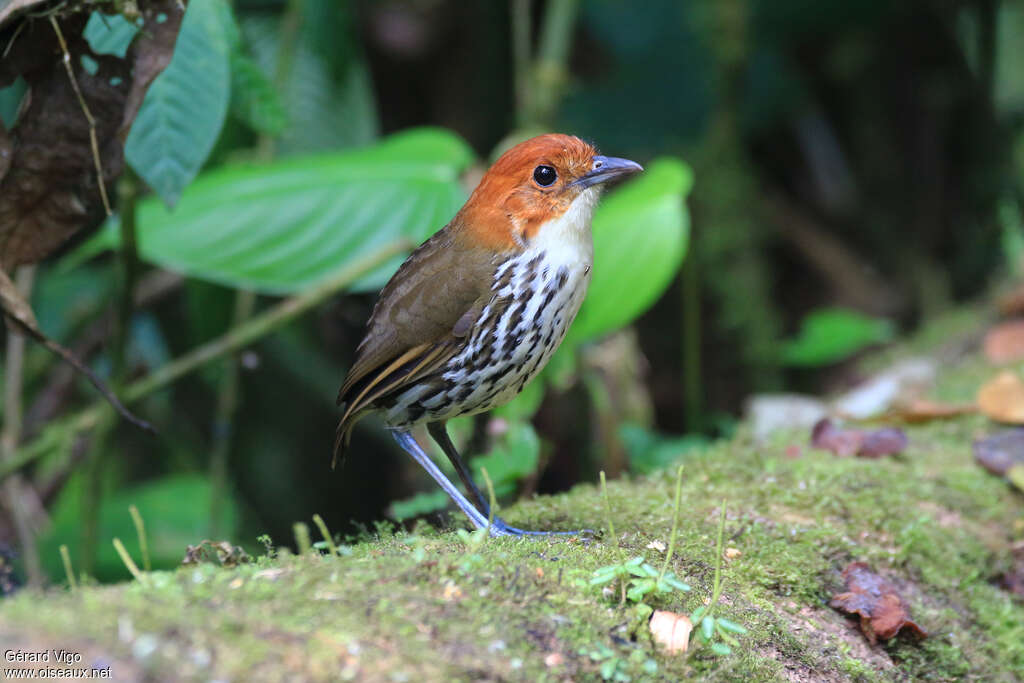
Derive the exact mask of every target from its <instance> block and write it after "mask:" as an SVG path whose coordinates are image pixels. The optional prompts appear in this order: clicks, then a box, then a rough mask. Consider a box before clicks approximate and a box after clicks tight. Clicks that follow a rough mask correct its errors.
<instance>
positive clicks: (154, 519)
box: [39, 474, 237, 582]
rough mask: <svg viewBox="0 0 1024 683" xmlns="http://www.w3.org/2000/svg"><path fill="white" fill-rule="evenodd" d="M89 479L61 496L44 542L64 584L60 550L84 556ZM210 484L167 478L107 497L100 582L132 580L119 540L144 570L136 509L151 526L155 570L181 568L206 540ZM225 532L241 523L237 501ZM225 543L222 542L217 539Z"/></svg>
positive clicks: (228, 507)
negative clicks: (189, 550)
mask: <svg viewBox="0 0 1024 683" xmlns="http://www.w3.org/2000/svg"><path fill="white" fill-rule="evenodd" d="M83 485H84V480H83V479H81V478H80V477H75V478H73V479H72V480H71V481H70V482H69V483H68V485H67V486H66V487H65V489H64V490H63V491H62V492H61V495H60V497H59V498H58V500H57V503H56V506H55V507H54V510H53V517H52V526H51V527H50V529H49V531H48V532H47V533H46V534H45V535H43V536H42V537H41V538H40V540H39V547H40V554H41V556H42V558H43V564H44V565H45V567H46V571H47V573H48V574H49V575H50V577H51V579H53V580H54V581H58V582H59V581H63V580H64V569H63V565H62V564H61V560H60V555H59V552H58V548H59V547H60V545H61V544H62V543H64V544H67V546H68V549H69V550H70V552H71V557H72V558H77V557H78V556H79V551H80V547H81V546H80V543H81V539H80V529H81V510H82V508H81V492H82V487H83ZM210 496H211V489H210V483H209V481H207V480H206V478H205V477H202V476H199V475H192V474H188V475H174V476H165V477H162V478H160V479H157V480H155V481H152V482H149V483H146V484H142V485H139V486H134V487H131V488H125V489H121V490H119V491H117V492H116V493H112V494H110V495H107V496H105V497H104V498H103V503H102V505H101V507H100V512H99V536H98V538H99V545H98V548H97V555H96V571H95V576H96V578H97V579H100V580H101V581H114V580H123V579H126V578H131V577H130V575H129V573H128V569H127V568H125V566H124V563H123V562H122V561H121V558H120V557H119V556H118V555H117V552H116V551H115V550H114V548H113V546H112V545H111V542H112V541H113V539H114V537H115V536H116V537H118V538H120V539H121V541H122V542H123V543H124V544H125V547H127V549H128V551H129V552H130V553H131V554H132V556H133V557H134V559H135V562H136V564H139V565H141V564H142V562H141V558H142V556H141V554H140V551H139V546H138V540H137V535H136V533H135V525H134V524H133V523H132V518H131V516H130V515H129V513H128V506H129V505H135V506H137V507H138V508H139V513H140V514H141V515H142V519H143V521H144V522H145V524H146V538H147V540H148V543H149V553H150V558H151V559H152V562H153V568H154V569H170V568H173V567H176V566H178V565H179V564H180V563H181V559H182V557H183V556H184V554H185V548H186V546H188V545H190V544H191V545H194V544H196V543H198V542H199V541H201V540H203V539H204V538H207V537H208V536H209V533H210V529H209V523H210V520H209V511H210ZM224 510H225V512H226V516H225V519H226V520H227V521H226V522H225V528H227V529H232V528H234V520H235V519H236V518H237V513H236V507H235V504H234V502H233V501H231V500H228V501H226V502H225V505H224ZM214 540H223V539H220V538H218V539H214Z"/></svg>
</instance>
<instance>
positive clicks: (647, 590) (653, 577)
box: [590, 555, 690, 605]
mask: <svg viewBox="0 0 1024 683" xmlns="http://www.w3.org/2000/svg"><path fill="white" fill-rule="evenodd" d="M616 581H617V582H618V585H619V592H620V594H621V596H622V597H621V598H620V600H619V604H620V605H623V604H625V603H626V600H629V601H630V602H635V603H641V602H644V601H645V600H646V599H647V596H648V595H651V594H652V593H653V594H659V593H664V594H669V593H671V592H672V591H677V590H678V591H688V590H690V587H689V586H688V585H687V584H685V583H683V582H682V581H680V580H679V579H677V578H676V575H675V574H674V573H672V572H665V573H660V572H659V571H658V570H657V568H655V567H654V566H652V565H651V564H649V563H648V562H647V561H646V560H645V558H644V557H643V556H642V555H641V556H637V557H634V558H632V559H630V560H626V561H625V562H621V563H619V564H612V565H608V566H607V567H601V568H600V569H598V570H597V571H595V572H594V576H593V578H591V579H590V585H591V586H604V585H607V584H610V583H614V582H616Z"/></svg>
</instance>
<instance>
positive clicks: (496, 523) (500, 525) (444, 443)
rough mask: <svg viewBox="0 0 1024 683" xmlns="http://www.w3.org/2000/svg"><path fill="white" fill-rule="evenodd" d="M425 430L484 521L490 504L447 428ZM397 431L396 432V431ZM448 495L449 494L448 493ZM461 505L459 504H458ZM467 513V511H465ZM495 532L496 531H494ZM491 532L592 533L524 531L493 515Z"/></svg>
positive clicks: (437, 426)
mask: <svg viewBox="0 0 1024 683" xmlns="http://www.w3.org/2000/svg"><path fill="white" fill-rule="evenodd" d="M427 431H429V432H430V435H431V436H432V437H434V441H436V442H437V445H438V446H440V447H441V450H442V451H444V454H445V455H447V456H448V459H449V460H451V462H452V465H453V466H454V467H455V471H456V472H457V473H458V475H459V479H461V480H462V484H463V486H465V487H466V490H467V491H468V492H469V493H470V495H471V496H473V498H475V499H476V504H477V505H476V506H477V509H478V510H479V511H480V512H481V513H482V515H483V517H484V520H485V521H486V520H487V518H488V517H490V515H491V506H490V505H488V504H487V499H486V498H484V494H483V493H482V492H481V491H480V488H479V487H478V486H477V485H476V484H475V483H474V482H473V477H472V476H471V475H470V473H469V468H468V467H466V463H465V462H464V461H463V460H462V457H461V456H460V455H459V452H458V450H456V449H455V444H453V443H452V440H451V438H449V436H448V429H447V428H446V427H445V423H444V422H431V423H430V424H428V425H427ZM396 433H397V432H396ZM431 464H433V462H431ZM445 490H446V491H447V489H445ZM448 495H451V494H450V493H449V494H448ZM456 502H458V501H456ZM460 507H461V505H460ZM466 514H467V515H468V514H469V513H468V512H467V513H466ZM495 532H497V533H495ZM491 533H492V535H498V536H504V535H508V536H575V535H578V534H580V533H593V532H591V531H589V530H586V529H585V530H583V531H582V532H580V531H526V530H524V529H517V528H515V527H514V526H509V525H508V524H506V523H505V521H504V520H503V519H501V518H500V517H498V516H497V515H495V516H494V519H493V520H492V522H491Z"/></svg>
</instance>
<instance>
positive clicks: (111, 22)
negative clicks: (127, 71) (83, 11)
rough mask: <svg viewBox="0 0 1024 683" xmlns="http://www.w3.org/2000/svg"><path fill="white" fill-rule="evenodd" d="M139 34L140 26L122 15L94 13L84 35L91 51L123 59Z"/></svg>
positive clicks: (86, 25) (90, 16)
mask: <svg viewBox="0 0 1024 683" xmlns="http://www.w3.org/2000/svg"><path fill="white" fill-rule="evenodd" d="M138 32H139V27H138V25H137V24H134V23H132V22H131V21H129V20H128V19H125V18H124V17H123V16H121V15H120V14H103V13H102V12H93V13H92V14H90V15H89V21H88V22H87V23H86V24H85V31H84V32H83V33H82V35H84V36H85V40H86V41H87V42H88V43H89V49H90V50H92V51H93V52H95V53H96V54H98V55H114V56H115V57H121V58H122V59H123V58H124V56H125V55H126V54H128V46H129V45H131V44H132V40H133V39H134V38H135V34H137V33H138Z"/></svg>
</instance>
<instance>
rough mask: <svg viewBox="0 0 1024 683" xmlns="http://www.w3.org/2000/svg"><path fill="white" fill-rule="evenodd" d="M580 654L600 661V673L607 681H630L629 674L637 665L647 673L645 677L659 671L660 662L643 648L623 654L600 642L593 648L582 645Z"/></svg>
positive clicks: (625, 682)
mask: <svg viewBox="0 0 1024 683" xmlns="http://www.w3.org/2000/svg"><path fill="white" fill-rule="evenodd" d="M578 654H579V655H580V656H581V657H589V658H590V660H591V661H593V662H595V663H600V665H601V666H600V668H599V669H598V673H599V674H600V676H601V678H602V679H604V680H606V681H617V682H618V683H629V681H631V680H633V679H632V677H631V676H630V675H629V673H630V670H632V669H634V668H636V667H639V668H640V670H641V672H642V673H643V674H645V678H647V677H649V676H651V675H653V674H655V673H657V672H658V663H657V662H656V661H654V660H653V659H651V658H650V657H649V656H647V654H646V653H644V651H643V650H633V651H632V652H630V653H629V655H628V656H623V655H622V654H621V653H619V652H616V651H615V650H613V649H611V648H610V647H608V646H607V645H602V644H600V643H599V644H597V645H594V646H593V647H592V648H586V647H581V648H580V649H579V652H578Z"/></svg>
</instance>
